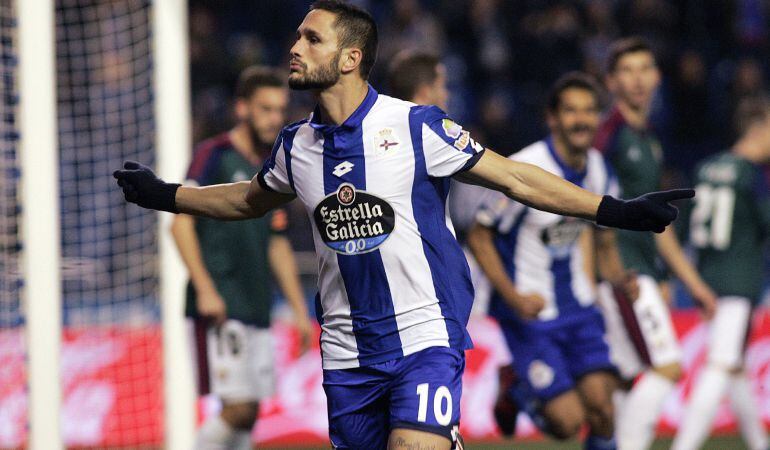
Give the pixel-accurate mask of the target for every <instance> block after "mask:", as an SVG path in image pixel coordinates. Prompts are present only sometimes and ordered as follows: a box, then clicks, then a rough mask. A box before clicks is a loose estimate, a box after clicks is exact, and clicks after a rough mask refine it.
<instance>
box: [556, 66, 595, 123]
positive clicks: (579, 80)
mask: <svg viewBox="0 0 770 450" xmlns="http://www.w3.org/2000/svg"><path fill="white" fill-rule="evenodd" d="M567 89H582V90H584V91H588V92H590V93H591V94H593V96H594V99H596V106H597V107H598V108H600V109H601V107H602V103H603V100H604V91H603V90H602V88H601V85H600V84H599V83H598V82H597V81H596V79H595V78H594V77H593V76H592V75H589V74H587V73H584V72H577V71H575V72H569V73H566V74H564V75H562V76H561V77H560V78H559V79H558V80H556V82H555V83H554V84H553V86H551V90H550V91H549V92H548V99H547V100H546V110H547V111H548V112H551V113H553V112H556V110H557V109H559V105H560V104H561V95H562V94H563V93H564V91H566V90H567Z"/></svg>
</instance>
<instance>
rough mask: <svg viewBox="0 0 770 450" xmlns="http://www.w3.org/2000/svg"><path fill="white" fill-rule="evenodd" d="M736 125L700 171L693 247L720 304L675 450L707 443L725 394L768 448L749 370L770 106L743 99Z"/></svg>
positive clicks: (767, 221)
mask: <svg viewBox="0 0 770 450" xmlns="http://www.w3.org/2000/svg"><path fill="white" fill-rule="evenodd" d="M735 124H736V130H737V131H738V136H739V138H738V141H737V142H736V143H735V144H734V145H733V147H732V149H731V150H730V151H726V152H723V153H719V154H717V155H715V156H712V157H710V158H708V159H707V160H705V161H703V162H702V163H701V164H700V165H699V166H698V168H697V169H696V178H697V183H698V184H697V193H698V196H697V203H696V204H695V207H694V209H693V210H692V214H691V217H690V242H691V243H692V244H693V246H694V247H695V248H696V249H697V251H698V269H699V270H700V272H701V274H703V277H704V278H705V279H706V280H707V281H708V282H709V284H710V285H711V286H713V287H714V289H715V290H716V291H717V294H718V295H719V301H718V303H717V308H716V313H715V314H714V318H713V319H712V320H711V323H710V324H709V327H710V329H709V340H708V357H707V361H706V367H705V368H704V369H703V372H701V374H700V377H699V378H698V381H697V382H696V384H695V387H694V388H693V390H692V393H691V395H690V400H689V403H688V405H687V409H686V412H685V415H684V420H683V421H682V425H681V426H680V428H679V431H678V432H677V435H676V439H675V440H674V444H673V446H672V449H674V450H696V449H698V448H700V447H701V445H703V442H704V441H705V440H706V438H707V437H708V434H709V430H711V426H712V423H713V421H714V416H715V415H716V412H717V407H718V406H719V403H720V402H721V400H722V397H723V396H724V395H725V393H728V394H729V396H730V400H731V403H732V407H733V411H734V412H735V415H736V416H737V418H738V423H739V425H740V429H741V433H742V434H743V437H744V439H745V441H746V443H747V444H748V448H749V449H750V450H766V449H767V448H768V439H767V434H766V432H765V429H764V425H763V424H762V419H761V416H760V414H759V409H758V407H757V404H756V401H755V398H754V394H753V393H752V389H751V385H750V383H749V380H748V378H747V377H746V373H745V372H744V350H745V348H746V340H747V339H748V336H749V332H750V331H751V330H750V329H751V312H752V309H753V308H754V307H755V306H756V305H757V303H759V300H760V296H761V294H762V282H763V279H764V275H765V274H764V273H763V271H764V264H763V249H765V248H766V247H767V246H766V245H765V244H767V242H768V237H769V236H770V187H768V180H767V179H766V178H765V174H764V173H763V169H762V164H767V163H768V162H770V103H768V100H767V99H756V98H749V99H745V100H743V101H742V102H741V103H740V104H739V105H738V108H737V110H736V119H735Z"/></svg>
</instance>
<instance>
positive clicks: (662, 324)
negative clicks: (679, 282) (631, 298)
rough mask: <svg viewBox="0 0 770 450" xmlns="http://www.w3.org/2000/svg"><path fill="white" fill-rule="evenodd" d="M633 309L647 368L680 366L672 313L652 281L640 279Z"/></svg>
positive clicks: (646, 278) (678, 347)
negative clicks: (646, 353)
mask: <svg viewBox="0 0 770 450" xmlns="http://www.w3.org/2000/svg"><path fill="white" fill-rule="evenodd" d="M633 306H634V313H635V316H636V319H637V321H638V324H639V329H640V330H641V333H642V337H643V338H644V344H645V346H646V349H647V352H648V353H649V359H650V364H651V365H652V366H653V367H662V366H668V365H671V364H679V362H680V361H681V359H682V354H681V349H680V346H679V340H678V338H677V336H676V332H675V331H674V323H673V321H672V320H671V312H670V311H669V309H668V305H667V304H666V302H665V300H664V299H663V297H662V295H661V293H660V290H659V288H658V284H657V282H656V281H655V280H654V279H653V278H652V277H649V276H646V275H640V276H639V298H638V299H637V300H636V301H635V302H634V304H633Z"/></svg>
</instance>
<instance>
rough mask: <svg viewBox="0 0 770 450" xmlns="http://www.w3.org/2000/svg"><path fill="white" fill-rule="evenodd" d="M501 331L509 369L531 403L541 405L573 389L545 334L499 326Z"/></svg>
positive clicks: (561, 358)
mask: <svg viewBox="0 0 770 450" xmlns="http://www.w3.org/2000/svg"><path fill="white" fill-rule="evenodd" d="M501 330H502V332H503V337H504V338H505V342H506V344H507V345H508V349H509V350H510V352H511V355H512V356H513V367H514V369H515V370H516V373H517V374H518V375H519V376H520V377H521V379H522V382H523V383H524V385H525V387H526V388H527V391H528V392H527V395H529V396H531V397H532V399H533V400H537V402H538V403H540V404H544V403H545V402H547V401H549V400H551V399H553V398H555V397H557V396H558V395H560V394H562V393H564V392H566V391H569V390H571V389H572V388H573V387H574V385H575V383H574V380H573V379H572V376H571V375H570V372H569V370H568V366H567V364H566V360H565V358H564V354H563V353H562V351H561V348H560V347H559V345H558V344H557V343H556V342H555V341H554V340H553V339H552V338H551V336H550V335H549V333H548V332H545V331H542V330H539V329H537V328H535V327H521V326H514V325H513V324H505V325H503V324H501Z"/></svg>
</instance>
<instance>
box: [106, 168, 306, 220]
mask: <svg viewBox="0 0 770 450" xmlns="http://www.w3.org/2000/svg"><path fill="white" fill-rule="evenodd" d="M113 176H114V177H115V178H116V179H117V180H118V185H119V186H120V187H121V188H122V189H123V195H124V196H125V198H126V201H128V202H131V203H136V204H137V205H139V206H141V207H143V208H148V209H155V210H158V211H168V212H173V213H180V212H181V213H186V214H192V215H196V216H204V217H211V218H214V219H220V220H242V219H251V218H255V217H262V216H264V215H265V213H267V212H268V211H270V210H271V209H273V208H276V207H278V206H280V205H282V204H284V203H287V202H289V201H290V200H292V199H293V198H294V195H290V194H281V193H277V192H272V191H267V190H264V189H263V188H262V187H261V186H260V184H259V183H258V181H257V177H254V179H252V180H251V181H250V182H249V181H242V182H239V183H228V184H217V185H213V186H204V187H193V186H181V185H179V184H175V183H166V182H164V181H163V180H161V179H160V178H158V177H157V176H156V175H155V174H154V173H153V171H152V170H151V169H150V168H149V167H146V166H143V165H142V164H139V163H137V162H133V161H127V162H126V163H125V164H124V165H123V169H122V170H116V171H115V172H114V173H113Z"/></svg>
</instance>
